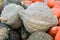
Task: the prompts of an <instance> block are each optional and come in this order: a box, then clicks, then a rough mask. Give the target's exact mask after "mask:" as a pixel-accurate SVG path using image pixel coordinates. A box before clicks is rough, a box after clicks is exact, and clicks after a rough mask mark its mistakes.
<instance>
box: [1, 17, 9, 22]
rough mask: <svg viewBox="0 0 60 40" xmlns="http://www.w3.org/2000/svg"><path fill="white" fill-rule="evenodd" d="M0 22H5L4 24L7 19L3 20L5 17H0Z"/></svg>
mask: <svg viewBox="0 0 60 40" xmlns="http://www.w3.org/2000/svg"><path fill="white" fill-rule="evenodd" d="M0 20H3V21H5V22H7V20H8V19H7V18H5V17H0Z"/></svg>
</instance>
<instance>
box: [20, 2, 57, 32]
mask: <svg viewBox="0 0 60 40" xmlns="http://www.w3.org/2000/svg"><path fill="white" fill-rule="evenodd" d="M19 16H20V18H21V19H22V21H23V24H24V26H25V28H26V30H27V31H28V32H30V33H32V32H34V31H37V30H41V31H47V30H48V29H49V28H50V27H52V26H55V25H57V24H58V20H57V17H55V16H54V15H53V14H52V12H51V10H50V9H49V7H48V6H47V5H46V4H44V3H42V2H41V3H40V2H36V3H33V4H31V5H30V6H29V7H28V8H27V9H26V10H24V11H23V12H19Z"/></svg>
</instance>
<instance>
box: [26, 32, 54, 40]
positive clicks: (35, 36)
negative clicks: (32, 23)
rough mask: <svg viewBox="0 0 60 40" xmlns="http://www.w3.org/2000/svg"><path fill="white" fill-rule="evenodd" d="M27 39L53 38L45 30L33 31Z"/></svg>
mask: <svg viewBox="0 0 60 40" xmlns="http://www.w3.org/2000/svg"><path fill="white" fill-rule="evenodd" d="M27 40H53V38H52V37H51V36H50V35H49V34H47V33H45V32H41V31H40V32H39V31H37V32H34V33H32V34H31V35H30V37H29V38H28V39H27Z"/></svg>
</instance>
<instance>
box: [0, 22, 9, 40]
mask: <svg viewBox="0 0 60 40" xmlns="http://www.w3.org/2000/svg"><path fill="white" fill-rule="evenodd" d="M9 31H10V28H9V26H7V25H6V24H3V23H1V22H0V40H5V39H7V38H8V37H9V35H8V33H9Z"/></svg>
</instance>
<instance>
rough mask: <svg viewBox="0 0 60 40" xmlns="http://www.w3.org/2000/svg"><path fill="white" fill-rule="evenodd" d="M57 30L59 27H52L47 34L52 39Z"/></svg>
mask: <svg viewBox="0 0 60 40" xmlns="http://www.w3.org/2000/svg"><path fill="white" fill-rule="evenodd" d="M58 30H60V26H55V27H52V28H51V29H50V30H49V32H48V33H49V34H50V35H51V36H53V37H55V35H56V33H57V32H58Z"/></svg>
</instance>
